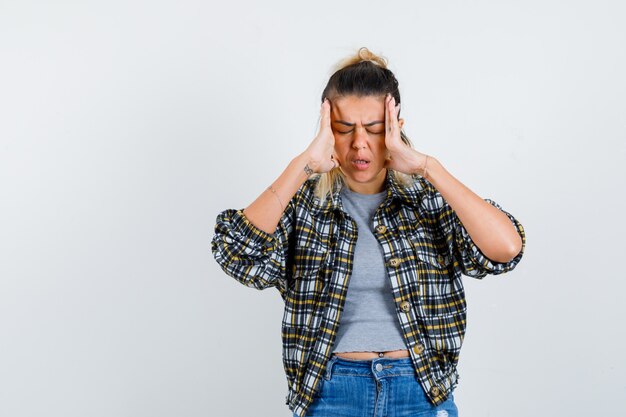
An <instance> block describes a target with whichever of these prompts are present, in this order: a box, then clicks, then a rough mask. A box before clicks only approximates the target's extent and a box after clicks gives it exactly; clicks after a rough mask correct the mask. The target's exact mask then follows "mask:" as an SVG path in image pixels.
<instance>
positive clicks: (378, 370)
mask: <svg viewBox="0 0 626 417" xmlns="http://www.w3.org/2000/svg"><path fill="white" fill-rule="evenodd" d="M382 370H383V365H382V364H380V363H377V364H376V371H377V372H380V371H382Z"/></svg>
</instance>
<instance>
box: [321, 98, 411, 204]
mask: <svg viewBox="0 0 626 417" xmlns="http://www.w3.org/2000/svg"><path fill="white" fill-rule="evenodd" d="M330 122H331V127H332V130H333V134H334V136H335V152H336V154H337V159H338V160H339V163H340V164H341V171H342V172H343V173H344V175H345V176H346V182H347V183H348V186H349V187H350V189H351V190H352V191H355V192H358V193H362V194H373V193H377V192H380V191H382V189H383V186H384V183H385V175H386V173H387V170H386V169H385V161H386V158H387V148H386V147H385V97H384V96H365V97H357V96H344V97H339V98H336V99H334V100H332V106H331V114H330ZM399 123H400V128H402V125H403V124H404V120H402V119H399Z"/></svg>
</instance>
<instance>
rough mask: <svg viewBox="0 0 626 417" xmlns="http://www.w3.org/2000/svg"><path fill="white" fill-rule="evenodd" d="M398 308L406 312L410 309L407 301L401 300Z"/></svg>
mask: <svg viewBox="0 0 626 417" xmlns="http://www.w3.org/2000/svg"><path fill="white" fill-rule="evenodd" d="M400 310H402V311H404V312H405V313H408V312H409V310H411V304H410V303H409V302H408V301H403V302H401V303H400Z"/></svg>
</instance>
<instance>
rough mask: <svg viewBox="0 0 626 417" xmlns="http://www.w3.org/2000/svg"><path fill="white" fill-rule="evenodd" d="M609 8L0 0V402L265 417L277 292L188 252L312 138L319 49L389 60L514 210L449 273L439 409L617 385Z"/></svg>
mask: <svg viewBox="0 0 626 417" xmlns="http://www.w3.org/2000/svg"><path fill="white" fill-rule="evenodd" d="M625 17H626V5H624V3H623V2H620V1H619V0H616V1H607V0H594V1H565V0H561V1H556V0H541V1H539V0H526V1H502V0H498V1H495V0H491V1H487V0H482V1H471V2H468V1H411V2H408V1H407V2H380V1H376V2H371V1H364V0H359V1H344V2H337V1H317V2H312V3H302V2H289V1H282V2H276V1H274V2H253V1H246V2H242V1H239V2H236V1H235V2H217V1H209V2H207V1H200V0H195V1H194V0H177V1H173V0H169V1H106V2H104V1H101V2H96V1H56V2H47V1H27V0H26V1H24V0H20V1H18V0H13V1H10V0H2V1H0V415H1V416H3V417H27V416H29V417H30V416H44V415H45V416H63V417H74V416H86V415H88V416H91V417H100V416H107V417H109V416H115V417H126V416H128V417H143V416H145V417H148V416H149V417H160V416H168V417H169V416H198V417H199V416H220V417H222V416H247V415H257V416H290V415H291V413H290V412H289V410H288V409H287V407H286V405H285V404H284V398H285V395H286V394H287V384H286V380H285V377H284V374H283V369H282V363H281V342H280V319H281V317H282V302H281V299H280V296H279V294H278V292H277V291H275V290H268V291H264V292H259V291H256V290H253V289H250V288H246V287H243V286H241V285H240V284H238V283H237V282H236V281H235V280H233V279H232V278H229V277H227V276H226V275H225V274H223V273H222V271H221V270H220V269H219V267H218V265H217V264H216V263H215V262H214V261H213V258H212V256H211V254H210V246H209V242H210V238H211V236H212V234H213V226H214V221H215V216H216V215H217V213H218V212H219V211H221V210H223V209H226V208H242V207H245V206H246V205H247V204H248V203H250V202H251V201H252V200H253V199H254V198H255V197H256V195H257V194H258V193H260V192H261V191H262V190H263V189H264V188H265V187H266V186H267V184H269V183H270V182H271V181H272V180H273V179H274V178H275V177H276V176H278V175H279V173H280V172H281V171H282V169H283V168H284V167H285V166H286V164H287V163H288V161H289V160H290V159H291V158H292V157H294V156H295V155H296V154H298V153H299V152H301V151H302V150H304V148H305V147H306V145H307V144H308V142H309V141H310V140H311V139H312V138H313V137H314V135H315V133H316V130H317V116H318V111H319V100H320V94H321V91H322V88H323V86H324V85H325V83H326V81H327V78H328V76H329V75H330V72H329V71H330V68H331V66H332V65H333V64H334V63H335V62H336V61H337V60H339V59H341V58H343V57H344V56H345V55H347V54H350V53H352V52H354V51H355V50H356V49H357V48H358V47H360V46H367V47H369V48H370V49H372V50H373V51H374V52H378V53H382V54H383V55H385V56H386V57H388V58H389V63H390V67H391V69H392V70H393V71H394V72H395V73H396V75H397V77H398V79H399V80H400V86H401V92H402V98H403V99H402V101H403V110H402V111H403V117H404V118H405V119H406V125H405V130H406V132H407V134H408V135H409V137H411V138H412V140H413V141H414V143H415V145H416V147H417V148H418V149H419V150H421V151H422V152H425V153H428V154H431V155H434V156H435V157H437V158H438V159H439V160H440V161H441V162H442V163H443V164H444V166H445V167H446V168H447V169H448V170H449V171H450V172H451V173H452V174H453V175H455V176H456V177H457V178H459V179H460V180H461V181H462V182H463V183H465V184H466V185H467V186H468V187H470V188H471V189H472V190H474V191H475V192H476V193H478V194H479V195H480V196H481V197H489V198H492V199H494V200H496V201H497V202H498V203H500V204H501V205H502V206H503V208H505V209H507V210H508V211H510V212H511V213H513V214H514V215H515V216H516V217H517V218H518V219H519V220H520V221H521V222H522V224H523V225H524V227H525V229H526V233H527V239H528V240H527V249H526V253H525V256H524V259H523V260H522V262H521V263H520V264H519V266H518V267H517V268H516V270H514V271H513V272H511V273H509V274H505V275H500V276H497V277H487V278H485V279H484V281H474V280H472V279H470V278H467V279H466V281H465V282H466V285H467V297H468V303H469V315H468V319H469V322H468V333H467V339H466V342H465V346H464V350H463V352H462V356H461V362H460V374H461V380H460V385H459V387H458V389H457V391H456V395H455V396H456V399H457V403H458V406H459V409H460V412H461V415H462V416H464V417H474V416H476V417H486V416H503V415H506V416H509V417H518V416H519V417H522V416H524V417H537V416H568V417H574V416H581V417H582V416H589V415H605V414H611V415H612V414H614V410H615V409H616V407H619V406H620V405H623V399H624V394H625V393H626V382H625V381H626V380H625V379H624V377H623V374H624V372H626V363H625V359H624V356H623V351H624V342H625V341H626V330H625V326H624V324H623V321H624V318H625V317H624V308H623V305H624V302H623V299H622V298H623V294H624V291H625V290H626V286H625V284H624V281H625V278H626V276H625V275H626V274H625V273H624V271H623V266H624V259H625V256H626V255H625V254H624V244H623V241H624V232H625V231H626V230H625V227H624V222H623V218H624V217H623V216H624V214H623V213H624V211H625V210H626V203H625V197H624V190H625V189H626V187H625V184H624V183H625V179H626V169H625V165H626V145H625V143H626V77H624V74H626V27H625V26H624V18H625Z"/></svg>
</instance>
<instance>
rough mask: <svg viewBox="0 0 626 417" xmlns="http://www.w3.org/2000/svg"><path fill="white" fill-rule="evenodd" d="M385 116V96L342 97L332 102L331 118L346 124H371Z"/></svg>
mask: <svg viewBox="0 0 626 417" xmlns="http://www.w3.org/2000/svg"><path fill="white" fill-rule="evenodd" d="M384 116H385V96H363V97H358V96H343V97H338V98H336V99H334V100H333V101H332V106H331V117H332V118H333V119H341V120H344V121H347V122H356V121H362V122H371V121H373V120H374V119H381V118H382V119H383V120H384V118H385V117H384Z"/></svg>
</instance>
